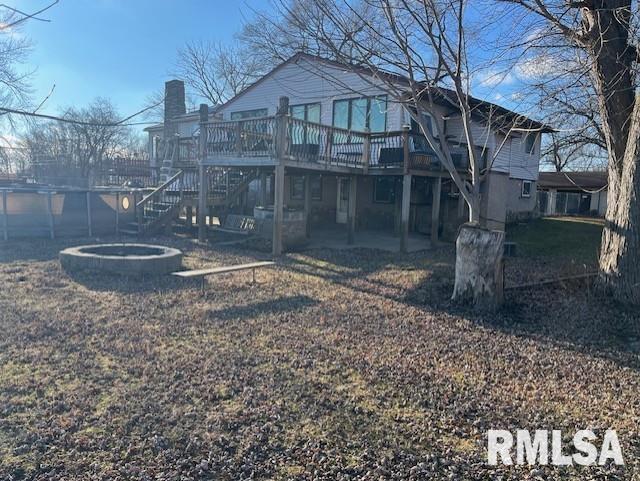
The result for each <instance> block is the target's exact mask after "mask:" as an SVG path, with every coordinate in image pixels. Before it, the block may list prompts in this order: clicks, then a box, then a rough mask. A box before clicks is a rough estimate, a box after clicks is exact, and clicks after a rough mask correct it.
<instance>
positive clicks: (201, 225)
mask: <svg viewBox="0 0 640 481" xmlns="http://www.w3.org/2000/svg"><path fill="white" fill-rule="evenodd" d="M207 122H209V106H208V105H207V104H200V137H199V139H198V142H199V145H198V157H199V164H198V180H199V182H200V184H199V188H198V210H197V216H198V242H204V241H205V240H206V239H207V226H206V215H207V186H208V185H209V183H208V179H207V168H206V167H205V165H204V161H205V159H206V156H207Z"/></svg>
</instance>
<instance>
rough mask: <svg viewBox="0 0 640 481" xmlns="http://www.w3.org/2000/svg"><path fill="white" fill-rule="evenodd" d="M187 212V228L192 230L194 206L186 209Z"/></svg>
mask: <svg viewBox="0 0 640 481" xmlns="http://www.w3.org/2000/svg"><path fill="white" fill-rule="evenodd" d="M185 212H186V215H187V227H188V228H189V229H191V228H192V227H193V206H191V205H188V206H187V207H186V208H185Z"/></svg>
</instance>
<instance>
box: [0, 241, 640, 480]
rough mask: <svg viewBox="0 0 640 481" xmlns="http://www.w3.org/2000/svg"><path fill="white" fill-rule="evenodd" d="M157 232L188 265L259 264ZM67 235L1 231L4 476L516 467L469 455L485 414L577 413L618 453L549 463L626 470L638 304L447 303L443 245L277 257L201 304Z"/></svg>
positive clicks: (568, 420) (544, 297) (556, 299)
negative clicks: (62, 256) (94, 267)
mask: <svg viewBox="0 0 640 481" xmlns="http://www.w3.org/2000/svg"><path fill="white" fill-rule="evenodd" d="M158 241H159V242H164V243H169V244H173V245H176V246H177V247H180V248H182V249H183V250H184V251H185V252H186V253H187V258H186V260H185V264H186V265H187V266H189V267H199V266H204V265H223V264H230V263H235V262H244V261H249V260H251V259H255V258H256V254H255V253H253V252H251V251H243V250H233V249H231V248H225V249H221V248H216V249H202V248H200V247H197V246H196V245H195V244H193V243H191V242H189V241H181V240H176V239H161V240H158ZM80 242H81V241H78V242H75V243H77V244H79V243H80ZM66 245H67V243H65V242H53V243H52V242H28V243H25V242H21V243H17V242H16V243H10V244H6V245H2V246H0V283H1V285H2V286H3V288H2V290H0V331H1V332H2V333H3V335H2V336H1V337H0V479H3V480H4V479H34V480H35V479H43V480H44V479H46V480H56V479H59V480H65V481H67V480H86V479H96V480H105V481H106V480H113V479H118V478H119V479H157V480H160V479H175V480H179V479H180V480H183V479H184V480H187V479H216V480H217V479H228V480H236V479H246V478H253V479H283V480H284V479H326V480H338V479H416V480H417V479H460V480H463V479H464V480H473V479H489V478H493V477H495V476H498V475H501V476H503V477H504V478H503V479H523V478H526V477H528V476H529V470H528V469H519V468H518V469H517V468H507V467H501V468H497V469H493V470H490V469H489V467H488V466H486V465H485V445H484V443H485V438H486V430H487V429H489V428H507V429H516V428H531V429H540V428H554V429H563V430H566V431H568V432H573V431H575V430H576V429H580V428H586V427H591V426H595V427H597V428H598V429H604V428H606V427H613V428H616V429H618V431H619V435H620V437H621V439H622V442H623V449H624V454H625V459H626V461H627V467H626V468H625V469H622V470H615V469H613V468H589V469H588V470H581V471H579V470H572V469H562V470H558V469H555V470H554V469H553V468H545V470H546V473H547V474H546V476H547V477H548V478H547V479H586V478H589V479H632V477H633V476H634V475H638V461H637V459H638V455H639V454H640V447H639V444H638V441H637V436H636V433H637V432H638V428H639V427H640V426H638V418H637V413H636V408H637V400H638V399H639V398H640V396H639V395H640V372H639V371H638V368H639V367H640V363H639V362H638V361H639V360H638V356H637V354H635V353H634V352H632V351H631V350H630V348H629V345H628V343H627V342H626V341H627V338H628V336H637V335H638V334H637V332H636V331H635V329H636V326H637V324H638V323H637V321H638V316H637V314H636V313H634V312H628V311H626V310H624V309H622V308H619V307H617V306H615V305H612V304H610V303H608V302H607V301H605V300H602V299H598V298H595V297H594V296H591V295H587V294H584V293H580V292H574V291H563V292H562V294H559V293H558V292H556V291H553V290H544V291H536V292H521V293H517V294H514V296H516V297H513V298H510V299H509V304H508V308H506V309H505V311H504V312H501V313H499V314H497V315H493V316H488V317H477V316H473V315H472V314H471V313H469V312H466V311H464V310H461V309H459V308H456V307H455V306H452V305H450V304H449V302H448V300H447V298H448V294H449V293H450V287H451V267H452V253H451V250H450V249H449V248H443V249H442V250H440V251H435V252H430V253H423V254H416V255H410V256H401V257H398V256H394V255H390V254H385V253H381V252H371V251H365V250H361V251H310V252H307V253H302V254H293V255H290V256H287V257H286V258H285V259H283V261H282V263H281V264H280V266H279V267H278V268H276V269H271V270H264V271H261V272H260V274H259V276H258V277H259V281H260V285H259V286H251V285H249V281H250V275H249V274H246V273H237V274H232V275H228V276H222V277H219V278H215V279H212V280H211V283H210V285H209V287H208V292H207V295H206V297H204V298H203V297H201V296H200V293H199V285H198V284H197V283H189V282H184V281H181V280H179V279H172V278H170V277H165V278H159V279H144V280H136V279H119V278H112V277H105V278H96V277H95V276H91V275H77V276H74V277H69V276H68V275H67V274H65V273H64V272H62V271H61V270H60V268H59V265H58V262H57V260H56V253H57V251H58V250H59V249H61V248H63V247H65V246H66ZM258 257H260V255H258ZM245 274H246V275H245Z"/></svg>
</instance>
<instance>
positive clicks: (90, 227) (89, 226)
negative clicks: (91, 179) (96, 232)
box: [87, 192, 93, 237]
mask: <svg viewBox="0 0 640 481" xmlns="http://www.w3.org/2000/svg"><path fill="white" fill-rule="evenodd" d="M87 233H88V235H89V237H93V222H92V220H91V192H87Z"/></svg>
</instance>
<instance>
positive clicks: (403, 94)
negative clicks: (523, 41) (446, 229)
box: [279, 0, 535, 306]
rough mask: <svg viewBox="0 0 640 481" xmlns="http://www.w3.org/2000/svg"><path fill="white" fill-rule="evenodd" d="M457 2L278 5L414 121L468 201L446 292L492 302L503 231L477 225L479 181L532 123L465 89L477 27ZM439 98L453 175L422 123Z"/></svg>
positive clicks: (439, 133) (335, 0) (437, 113)
mask: <svg viewBox="0 0 640 481" xmlns="http://www.w3.org/2000/svg"><path fill="white" fill-rule="evenodd" d="M465 6H466V5H465V2H464V1H462V0H461V1H459V2H441V1H439V0H425V1H422V2H413V1H411V0H366V1H363V2H351V1H347V0H316V1H315V2H314V8H312V9H303V10H301V9H292V8H290V4H289V3H288V2H285V1H282V2H280V4H279V9H280V12H281V15H282V16H283V17H284V18H286V19H287V20H286V22H285V24H292V25H294V26H295V28H296V29H297V30H299V31H301V32H304V34H305V35H308V36H309V37H311V38H313V39H314V40H315V41H316V42H317V43H318V44H320V45H322V46H323V47H324V48H325V49H327V50H329V51H330V52H331V53H332V56H333V58H336V59H339V60H342V61H343V63H344V64H345V65H347V66H349V67H350V68H351V70H352V71H353V72H355V73H358V74H359V75H361V77H362V78H363V79H364V80H366V81H369V82H372V83H373V84H375V85H376V86H377V87H378V88H380V87H382V88H384V89H385V91H386V92H387V93H388V95H389V96H390V97H391V98H392V99H393V100H394V101H395V102H399V103H401V104H402V105H403V106H404V107H405V109H406V110H407V111H408V112H409V113H410V115H411V117H412V118H413V120H414V121H415V122H416V123H417V124H418V125H419V126H420V130H421V133H422V134H423V135H424V136H425V138H426V139H427V142H428V144H429V146H430V147H431V149H432V150H433V151H434V152H435V155H436V156H437V158H438V159H439V161H440V163H441V164H442V165H443V166H444V168H445V169H446V170H447V172H448V173H449V175H450V176H451V178H452V179H453V182H454V183H455V185H456V186H457V188H458V190H459V191H460V194H461V195H462V196H463V198H464V200H465V201H466V203H467V204H468V206H469V222H470V224H469V226H471V227H469V228H468V229H467V230H464V229H462V230H461V233H460V235H459V237H458V242H457V245H458V251H457V254H458V261H457V263H456V285H455V287H454V299H457V300H465V301H466V300H471V301H473V302H474V303H475V305H476V306H495V304H496V303H497V302H499V301H500V299H499V297H500V294H501V293H500V292H498V291H499V287H498V286H497V284H498V282H499V276H500V273H499V272H497V270H498V269H497V266H498V265H499V263H500V259H501V255H502V253H501V251H500V249H499V248H496V246H498V247H500V246H501V245H502V240H503V233H500V234H498V235H496V233H495V232H491V231H489V230H487V229H484V228H482V226H483V225H484V224H485V220H486V219H483V218H482V217H481V215H480V208H481V205H480V204H481V203H480V200H481V195H480V192H481V185H482V183H483V182H485V181H486V179H487V176H488V175H489V171H490V168H491V164H492V163H493V160H495V158H496V157H497V155H498V153H499V152H500V149H501V148H502V147H503V145H504V143H505V142H506V139H507V138H508V137H509V135H510V134H511V133H513V131H514V130H521V131H524V132H529V131H531V130H532V128H531V126H530V125H528V123H527V121H526V120H524V119H521V118H517V117H514V116H510V115H504V112H503V111H501V110H500V109H497V108H494V106H492V105H489V104H485V103H482V102H478V101H477V100H476V99H473V98H472V97H471V95H470V77H471V72H472V69H473V66H472V59H471V58H470V56H469V52H468V49H467V45H466V36H467V35H473V36H475V37H477V36H479V35H481V31H480V30H478V29H477V28H470V27H469V25H470V22H469V21H468V20H467V19H466V17H465ZM363 12H364V13H363ZM314 15H320V18H316V17H314ZM318 25H323V26H325V28H318ZM327 26H328V27H330V28H327ZM474 27H475V26H474ZM363 68H364V72H366V73H363ZM443 103H444V104H445V105H448V107H450V108H449V109H447V110H450V111H453V112H457V113H456V114H452V115H453V116H454V117H456V116H457V120H459V122H460V125H461V127H462V131H463V133H464V134H463V135H464V139H465V144H466V148H467V154H468V159H469V172H468V176H467V175H464V176H463V175H461V173H460V172H459V171H458V169H457V167H456V165H455V163H454V161H453V157H452V149H451V147H452V146H451V145H450V144H449V142H447V141H446V140H445V139H446V135H445V132H444V127H443V124H442V122H440V121H438V122H435V125H433V127H434V128H435V131H433V132H432V126H431V125H429V124H428V118H429V117H431V118H439V120H442V110H440V109H439V106H441V105H442V104H443ZM425 114H428V115H425ZM474 123H479V125H482V126H483V131H484V132H486V133H487V135H485V136H478V137H479V138H477V139H476V135H477V134H476V132H477V130H475V129H474ZM492 127H493V128H500V129H502V131H503V132H506V133H507V135H505V136H504V140H503V142H502V144H501V145H499V146H498V147H497V148H496V149H495V151H494V152H493V153H492V156H491V158H489V159H488V163H487V165H483V163H482V162H483V161H482V158H481V157H482V156H481V152H483V151H486V149H485V148H486V142H487V138H488V134H489V132H490V131H492ZM534 130H535V129H534ZM480 137H484V138H480Z"/></svg>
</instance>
